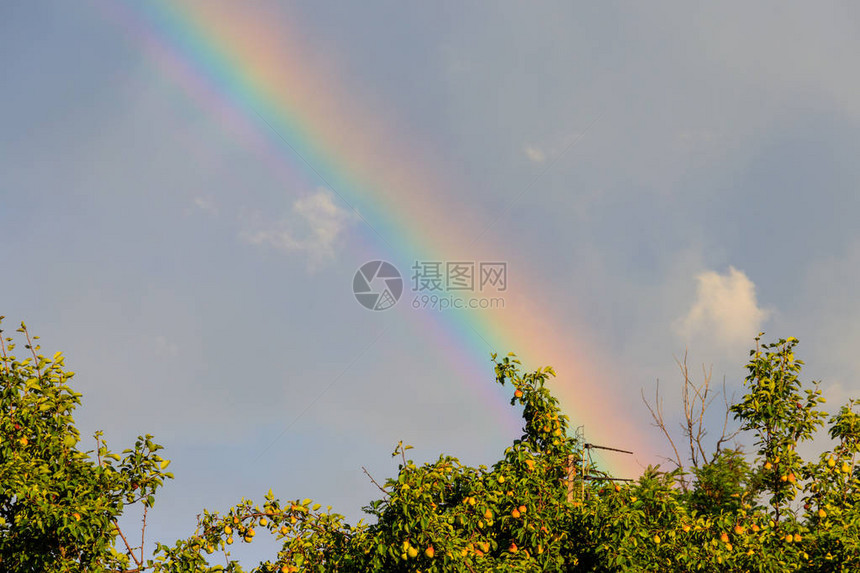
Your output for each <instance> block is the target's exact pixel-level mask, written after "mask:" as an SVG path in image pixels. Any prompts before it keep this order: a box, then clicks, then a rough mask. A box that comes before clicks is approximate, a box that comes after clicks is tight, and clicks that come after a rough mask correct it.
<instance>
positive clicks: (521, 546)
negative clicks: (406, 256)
mask: <svg viewBox="0 0 860 573" xmlns="http://www.w3.org/2000/svg"><path fill="white" fill-rule="evenodd" d="M19 332H21V334H22V335H23V336H25V337H26V340H27V344H26V347H27V348H28V349H29V350H31V353H32V356H31V357H30V358H27V359H25V360H20V361H19V360H18V359H16V358H14V357H13V356H11V355H10V354H9V353H8V352H11V350H12V348H13V346H14V345H13V343H12V341H11V339H5V340H3V341H2V342H3V345H2V346H0V350H2V368H0V382H2V385H0V407H2V415H3V417H2V422H0V436H2V442H0V570H4V571H6V570H9V571H86V570H89V571H117V572H119V571H125V572H126V573H131V572H133V571H134V572H139V571H152V572H161V573H180V572H183V573H187V572H198V571H230V572H240V571H243V569H242V567H241V566H240V564H239V563H238V562H237V561H236V560H234V559H233V558H232V557H231V556H230V549H231V547H232V546H233V545H234V544H237V543H254V541H255V539H256V538H257V535H258V534H259V535H264V534H269V535H272V536H274V537H275V538H277V539H278V541H279V543H280V550H279V551H278V552H277V553H276V554H275V555H272V556H271V558H270V559H269V560H267V561H265V562H262V563H259V564H258V565H257V566H256V567H254V568H253V569H252V570H253V571H255V572H260V573H262V572H273V571H278V572H280V573H289V572H299V571H302V572H306V571H313V572H323V571H326V572H328V571H336V572H341V573H345V572H362V573H363V572H366V571H386V572H387V571H394V572H398V571H404V572H405V571H423V572H425V573H426V572H443V571H444V572H447V571H464V572H479V571H480V572H487V571H514V572H516V571H521V572H525V571H558V572H586V571H589V572H591V571H604V572H609V571H654V572H657V571H659V572H664V571H677V572H687V571H710V572H724V571H750V572H759V573H765V572H768V573H776V572H783V571H821V572H825V571H828V572H829V571H856V570H858V569H860V480H858V470H857V468H856V461H857V456H858V454H860V415H858V414H857V413H856V412H855V403H854V402H853V401H850V402H849V403H848V404H847V405H845V406H844V407H842V408H841V409H840V410H839V412H838V413H837V414H836V415H834V416H832V417H831V418H830V419H829V423H828V426H829V434H830V436H831V438H832V439H833V440H835V441H836V445H835V447H834V448H833V449H832V450H830V451H826V452H822V453H821V454H820V456H819V457H818V459H817V460H815V461H805V460H803V459H801V457H800V456H799V455H798V454H797V451H796V445H797V443H799V442H801V441H803V440H808V439H810V438H811V437H812V435H813V433H814V431H815V430H816V429H817V428H818V427H819V426H821V425H822V424H823V423H824V415H823V413H821V412H820V411H819V410H818V409H817V406H818V405H819V404H820V403H821V402H823V397H822V396H821V392H820V391H819V390H818V388H817V385H815V384H813V386H812V388H806V387H805V385H804V384H803V382H802V381H801V379H800V372H801V366H802V364H803V363H802V362H801V361H799V360H797V359H795V358H794V353H793V351H794V347H795V346H796V344H797V341H796V340H795V339H791V338H789V339H781V340H779V341H777V342H776V343H773V344H769V345H768V344H764V345H760V344H759V339H757V340H756V348H755V349H754V350H753V351H752V352H751V358H750V361H749V364H748V365H747V368H748V372H749V375H748V376H747V378H746V380H745V387H746V391H747V393H746V394H745V396H744V397H743V398H742V400H741V401H740V402H738V403H737V404H735V405H733V406H731V409H730V411H731V412H732V413H733V414H734V416H735V418H736V420H737V421H738V422H739V423H740V426H741V430H743V431H745V432H747V433H748V434H749V435H750V439H751V440H753V441H754V444H755V446H756V448H757V450H756V454H757V456H758V457H757V459H756V460H754V464H752V465H750V464H749V462H748V461H747V460H746V458H745V456H744V455H743V454H742V453H741V452H740V451H738V450H737V449H728V448H724V447H718V448H717V449H718V451H716V452H715V453H708V452H706V451H705V450H704V448H703V449H702V450H701V451H700V450H697V449H695V448H697V447H698V446H697V444H699V443H701V441H700V440H698V441H697V439H696V438H695V436H700V435H704V434H700V433H699V432H698V430H695V429H694V431H688V432H687V436H688V439H690V438H692V439H693V442H692V444H693V451H694V452H697V453H695V454H694V455H697V456H698V460H699V463H698V464H693V467H692V468H691V470H690V471H691V474H690V475H689V476H686V477H685V476H684V471H685V470H684V469H683V468H682V467H680V465H678V467H676V468H674V469H673V470H671V471H663V470H661V469H660V467H659V466H657V467H649V468H647V469H646V470H645V471H644V473H643V474H642V476H640V477H639V479H638V480H637V481H636V482H634V483H628V484H622V483H619V482H615V481H613V480H611V479H610V478H611V476H607V475H605V474H597V476H596V478H597V479H590V480H585V481H580V480H581V473H580V472H579V471H571V469H574V470H576V469H577V468H580V469H581V467H582V466H581V464H584V463H585V460H584V457H583V456H582V452H583V451H584V444H581V443H579V442H578V441H577V440H576V439H575V438H573V437H571V436H569V435H568V432H569V420H568V418H567V417H566V416H565V415H564V414H563V413H562V412H561V410H560V407H559V403H558V401H557V400H556V399H555V397H554V396H553V395H552V393H551V392H550V390H549V383H550V381H551V379H552V377H553V376H554V372H553V371H552V369H551V368H540V369H538V370H536V371H534V372H530V373H524V372H522V369H521V364H520V363H519V361H518V360H517V359H516V357H515V356H513V355H509V356H506V357H504V358H501V359H500V358H498V357H496V356H493V360H494V363H495V374H496V381H497V382H498V383H500V384H502V385H505V386H507V385H508V384H510V386H512V388H513V396H512V398H511V405H512V406H514V407H517V408H522V414H523V420H524V425H523V434H522V436H521V437H520V438H519V439H517V440H515V441H514V443H513V444H512V445H511V446H510V447H508V448H507V449H506V450H505V452H504V455H503V456H502V458H501V459H500V460H499V461H498V462H496V463H495V464H493V465H492V466H491V467H484V466H479V467H477V468H474V467H469V466H466V465H463V464H461V463H460V462H459V460H457V459H456V458H453V457H450V456H444V455H443V456H440V457H439V458H438V460H436V461H435V462H433V463H427V464H423V465H418V464H416V463H414V462H413V461H411V460H409V459H408V458H407V451H409V449H410V447H409V446H407V445H404V444H403V443H398V445H397V447H396V448H395V450H394V453H393V456H394V457H395V458H397V459H398V462H399V463H398V471H397V475H396V476H395V477H393V478H391V479H388V480H385V481H384V484H380V483H379V482H377V481H376V480H375V479H374V478H373V477H370V476H369V477H370V479H371V480H372V482H373V483H374V484H376V485H377V487H378V488H379V490H380V493H381V497H380V498H379V499H376V500H373V501H371V502H370V503H369V504H368V505H367V506H366V508H365V510H366V512H367V513H368V514H369V515H370V516H371V517H372V519H373V520H374V521H373V522H372V523H364V522H359V523H358V524H356V525H351V524H349V523H347V522H346V520H345V519H344V518H343V516H341V515H339V514H337V513H333V512H332V511H331V508H330V507H328V508H326V509H325V510H323V509H322V508H321V505H320V504H317V503H314V502H313V501H312V500H309V499H305V500H285V501H282V500H280V499H278V498H277V497H276V496H275V495H274V494H273V493H272V492H271V491H269V492H268V493H267V494H266V495H265V496H264V499H263V501H262V504H257V503H254V502H253V501H251V500H248V499H242V500H241V501H240V502H239V503H238V504H237V505H235V506H234V507H231V508H229V509H227V510H226V511H224V512H223V513H221V512H210V511H204V512H203V513H202V514H201V515H200V517H199V521H198V527H197V530H196V531H195V532H193V534H191V535H190V536H189V537H187V538H185V539H180V540H177V541H176V542H174V543H172V544H170V545H168V544H163V543H157V544H156V545H155V551H154V553H153V555H152V556H145V554H144V551H143V548H142V543H141V546H136V547H131V546H130V544H129V542H128V539H129V536H127V535H126V534H125V533H124V532H122V531H121V530H120V529H119V526H118V523H117V519H118V518H119V516H120V515H121V514H122V511H123V510H124V509H125V508H126V507H127V506H128V505H129V504H134V503H140V504H142V506H143V508H144V514H145V513H146V511H147V510H148V509H149V508H150V507H152V505H153V503H154V500H155V494H156V490H157V489H158V488H159V487H160V486H161V485H162V483H163V480H164V479H166V478H169V477H172V476H170V474H167V473H165V471H164V470H165V468H166V466H167V462H166V460H162V459H161V458H160V457H159V456H158V455H157V454H156V453H155V452H157V451H158V450H159V449H160V446H158V445H156V444H154V443H152V441H151V437H150V436H142V437H140V438H139V439H138V441H137V443H136V444H135V447H134V448H132V449H129V450H125V451H124V452H123V453H124V456H119V455H117V454H114V453H112V452H111V451H110V450H108V448H107V446H106V445H105V444H104V441H103V439H102V437H101V435H100V434H96V436H95V440H96V447H95V449H93V450H92V451H81V450H80V449H79V448H78V445H79V436H78V432H77V430H76V429H75V426H74V420H73V419H72V416H71V412H72V410H73V409H74V406H75V405H76V404H78V403H79V400H80V395H79V394H76V393H74V392H73V391H72V390H71V388H70V387H69V386H68V382H69V379H70V378H71V373H69V372H66V371H65V370H64V368H63V360H62V356H61V355H60V354H57V355H55V356H54V358H52V359H50V360H49V359H47V358H45V357H43V356H41V355H40V354H38V353H37V352H38V350H39V347H38V346H33V342H32V341H31V340H30V337H29V334H28V333H27V331H26V328H25V327H23V325H22V328H21V329H20V331H19ZM694 394H695V395H696V396H697V397H696V400H700V398H701V397H702V396H705V395H706V393H705V392H703V391H697V392H694ZM658 396H659V395H658ZM700 406H701V404H700ZM700 406H697V408H698V407H700ZM685 411H694V412H697V411H698V410H697V409H694V410H689V409H685ZM723 436H725V432H724V433H723ZM368 475H369V474H368ZM791 475H794V479H792V478H791V477H790V476H791ZM690 476H692V481H690ZM783 476H785V479H782V477H783ZM571 480H574V481H571ZM571 485H573V486H574V487H573V488H571ZM570 491H574V492H578V494H577V495H575V496H569V492H570ZM801 495H802V498H801V499H799V500H798V499H797V497H798V496H801ZM801 502H802V503H803V506H802V510H801V508H800V505H799V504H800V503H801ZM144 529H145V525H144ZM216 553H218V554H219V555H217V557H218V558H219V560H220V559H221V558H222V557H223V564H217V565H216V564H213V563H211V561H210V560H211V559H214V558H215V557H216Z"/></svg>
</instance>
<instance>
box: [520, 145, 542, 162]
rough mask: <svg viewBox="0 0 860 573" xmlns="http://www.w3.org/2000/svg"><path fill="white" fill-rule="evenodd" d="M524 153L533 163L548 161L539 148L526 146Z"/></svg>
mask: <svg viewBox="0 0 860 573" xmlns="http://www.w3.org/2000/svg"><path fill="white" fill-rule="evenodd" d="M523 153H525V154H526V157H528V158H529V160H530V161H531V162H532V163H543V162H544V161H546V154H545V153H544V152H543V151H542V150H541V149H540V148H538V147H534V146H531V145H526V146H525V147H523Z"/></svg>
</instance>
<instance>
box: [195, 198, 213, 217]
mask: <svg viewBox="0 0 860 573" xmlns="http://www.w3.org/2000/svg"><path fill="white" fill-rule="evenodd" d="M194 206H195V207H197V208H198V209H200V210H201V211H203V212H204V213H207V214H209V215H217V214H218V205H216V204H215V201H213V200H212V199H210V198H208V197H195V198H194Z"/></svg>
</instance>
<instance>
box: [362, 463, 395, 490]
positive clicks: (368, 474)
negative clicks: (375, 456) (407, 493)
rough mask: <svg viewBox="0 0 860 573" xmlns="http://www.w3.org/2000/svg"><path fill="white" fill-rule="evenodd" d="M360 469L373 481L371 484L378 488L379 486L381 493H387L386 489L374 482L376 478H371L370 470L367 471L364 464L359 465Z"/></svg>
mask: <svg viewBox="0 0 860 573" xmlns="http://www.w3.org/2000/svg"><path fill="white" fill-rule="evenodd" d="M361 469H362V470H363V471H364V473H365V474H366V475H367V477H369V478H370V481H371V482H372V483H373V485H375V486H376V487H378V488H379V491H381V492H382V493H384V494H385V495H388V492H387V491H385V488H383V487H382V486H381V485H379V484H378V483H377V482H376V480H375V479H373V476H372V475H370V472H368V471H367V468H365V467H364V466H361Z"/></svg>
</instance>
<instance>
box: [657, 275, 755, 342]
mask: <svg viewBox="0 0 860 573" xmlns="http://www.w3.org/2000/svg"><path fill="white" fill-rule="evenodd" d="M696 280H697V281H698V283H699V284H698V287H697V289H696V300H695V301H694V303H693V305H692V307H691V308H690V310H689V312H688V313H687V314H686V315H685V316H683V317H682V318H681V319H679V320H678V321H676V322H675V325H674V326H675V331H676V332H677V333H678V335H680V336H681V337H682V338H683V339H684V340H685V342H690V341H691V340H694V339H696V340H703V341H707V342H710V343H712V344H718V345H719V346H721V347H723V348H736V347H738V346H746V345H749V344H750V342H751V341H752V339H753V337H754V336H755V335H756V334H758V333H759V332H760V331H761V327H762V323H763V322H764V321H765V319H767V317H768V316H769V314H770V312H769V311H768V310H765V309H762V308H761V307H759V305H758V300H757V298H756V292H755V284H754V283H753V282H752V281H751V280H750V279H749V278H748V277H747V276H746V275H745V274H744V273H743V272H742V271H739V270H737V269H736V268H734V267H729V270H728V272H727V273H726V274H722V275H721V274H719V273H717V272H715V271H706V272H703V273H700V274H699V275H697V276H696Z"/></svg>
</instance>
